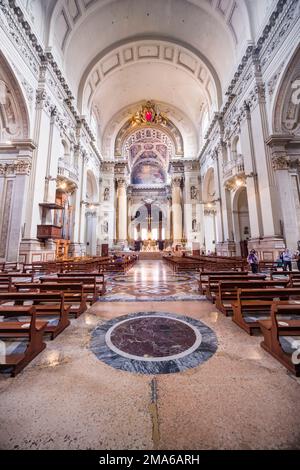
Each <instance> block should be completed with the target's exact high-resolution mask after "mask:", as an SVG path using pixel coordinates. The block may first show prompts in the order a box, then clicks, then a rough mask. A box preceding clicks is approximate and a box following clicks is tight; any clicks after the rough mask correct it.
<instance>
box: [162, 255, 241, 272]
mask: <svg viewBox="0 0 300 470" xmlns="http://www.w3.org/2000/svg"><path fill="white" fill-rule="evenodd" d="M163 260H164V262H165V263H167V265H168V266H169V267H170V268H171V269H172V271H173V272H174V273H179V272H182V271H196V272H197V271H199V272H202V271H215V272H220V271H222V270H226V271H247V269H248V265H247V261H246V260H244V259H243V258H238V257H225V256H174V255H171V256H170V255H168V256H163Z"/></svg>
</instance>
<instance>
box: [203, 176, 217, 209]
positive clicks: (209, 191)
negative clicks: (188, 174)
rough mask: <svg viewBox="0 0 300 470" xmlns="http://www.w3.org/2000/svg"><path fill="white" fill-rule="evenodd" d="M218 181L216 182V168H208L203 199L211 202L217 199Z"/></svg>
mask: <svg viewBox="0 0 300 470" xmlns="http://www.w3.org/2000/svg"><path fill="white" fill-rule="evenodd" d="M215 194H216V183H215V170H214V168H213V167H210V168H208V170H207V172H206V173H205V176H204V181H203V197H202V198H203V201H204V202H205V203H211V202H213V201H214V199H215Z"/></svg>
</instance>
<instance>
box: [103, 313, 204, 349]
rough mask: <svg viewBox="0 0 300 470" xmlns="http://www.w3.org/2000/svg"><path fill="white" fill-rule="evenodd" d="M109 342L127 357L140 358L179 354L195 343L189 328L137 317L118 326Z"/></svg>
mask: <svg viewBox="0 0 300 470" xmlns="http://www.w3.org/2000/svg"><path fill="white" fill-rule="evenodd" d="M110 339H111V342H112V343H113V345H114V346H116V347H117V348H118V349H120V350H121V351H124V352H125V353H127V354H131V355H134V356H141V357H145V356H146V357H148V356H149V357H165V356H173V355H175V354H180V353H181V352H183V351H185V350H186V349H189V348H190V347H191V346H193V344H194V343H195V341H196V334H195V332H194V330H193V329H192V328H190V327H189V326H188V325H186V324H184V323H182V322H179V321H176V320H172V319H169V318H162V317H157V318H154V317H150V318H137V319H134V320H129V321H127V322H124V323H122V324H121V325H119V326H117V327H116V328H115V329H114V330H113V331H112V333H111V337H110Z"/></svg>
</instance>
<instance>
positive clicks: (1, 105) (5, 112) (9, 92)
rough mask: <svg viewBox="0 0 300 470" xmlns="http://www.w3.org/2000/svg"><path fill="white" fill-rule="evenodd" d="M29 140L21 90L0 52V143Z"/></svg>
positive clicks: (27, 115)
mask: <svg viewBox="0 0 300 470" xmlns="http://www.w3.org/2000/svg"><path fill="white" fill-rule="evenodd" d="M29 138H30V119H29V113H28V108H27V105H26V100H25V97H24V95H23V92H22V88H21V86H20V85H19V82H18V80H17V78H16V76H15V74H14V72H13V70H12V68H11V66H10V64H9V63H8V62H7V60H6V58H5V57H4V55H3V54H2V53H1V52H0V141H1V140H2V141H5V140H7V141H10V140H15V139H17V140H22V139H24V140H25V139H29Z"/></svg>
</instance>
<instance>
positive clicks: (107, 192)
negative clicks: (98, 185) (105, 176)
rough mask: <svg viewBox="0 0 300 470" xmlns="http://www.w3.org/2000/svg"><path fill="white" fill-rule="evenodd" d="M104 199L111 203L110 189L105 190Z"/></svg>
mask: <svg viewBox="0 0 300 470" xmlns="http://www.w3.org/2000/svg"><path fill="white" fill-rule="evenodd" d="M103 199H104V201H109V188H105V189H104V196H103Z"/></svg>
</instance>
